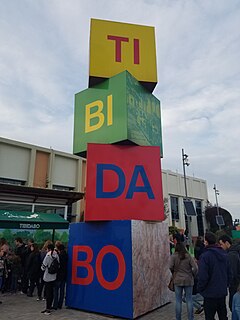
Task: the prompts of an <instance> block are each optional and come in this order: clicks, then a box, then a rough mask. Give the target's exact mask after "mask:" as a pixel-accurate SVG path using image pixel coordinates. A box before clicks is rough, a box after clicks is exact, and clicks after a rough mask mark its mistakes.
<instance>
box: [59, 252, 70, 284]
mask: <svg viewBox="0 0 240 320" xmlns="http://www.w3.org/2000/svg"><path fill="white" fill-rule="evenodd" d="M58 256H59V262H60V268H59V270H58V273H57V280H58V281H66V280H67V264H68V254H67V252H66V251H65V250H61V251H60V252H59V254H58Z"/></svg>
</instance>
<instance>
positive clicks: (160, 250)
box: [66, 19, 169, 319]
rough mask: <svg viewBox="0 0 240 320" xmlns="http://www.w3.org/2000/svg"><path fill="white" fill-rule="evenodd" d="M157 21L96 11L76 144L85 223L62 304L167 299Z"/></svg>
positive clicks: (115, 307) (131, 309) (135, 311)
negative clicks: (83, 166) (103, 16)
mask: <svg viewBox="0 0 240 320" xmlns="http://www.w3.org/2000/svg"><path fill="white" fill-rule="evenodd" d="M156 83H157V71H156V49H155V36H154V28H153V27H147V26H139V25H133V24H126V23H118V22H111V21H102V20H96V19H92V21H91V32H90V69H89V88H88V89H86V90H84V91H82V92H80V93H78V94H76V97H75V114H74V146H73V152H74V154H76V155H80V156H86V157H87V181H86V209H85V222H84V223H76V224H72V225H71V226H70V235H69V256H70V259H69V273H68V286H67V299H66V304H67V305H68V306H69V307H74V308H79V309H82V310H86V311H93V312H99V313H104V314H110V315H114V316H119V317H123V318H128V319H134V318H136V317H138V316H140V315H142V314H144V313H146V312H149V311H151V310H153V309H155V308H157V307H159V306H161V305H163V304H165V303H167V302H168V301H169V297H168V291H167V286H166V279H167V278H168V272H169V271H168V267H167V264H166V262H167V260H168V258H169V246H168V226H167V224H166V223H165V222H161V221H163V220H164V209H163V195H162V178H161V177H162V175H161V157H162V156H163V151H162V150H163V148H162V129H161V112H160V101H159V100H158V99H157V98H156V97H155V96H154V95H153V94H152V91H153V89H154V87H155V86H156Z"/></svg>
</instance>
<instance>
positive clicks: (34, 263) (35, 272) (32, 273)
mask: <svg viewBox="0 0 240 320" xmlns="http://www.w3.org/2000/svg"><path fill="white" fill-rule="evenodd" d="M40 270H41V258H40V252H38V251H37V252H34V251H33V252H31V253H30V255H29V257H28V264H27V275H28V277H29V279H38V278H39V277H40Z"/></svg>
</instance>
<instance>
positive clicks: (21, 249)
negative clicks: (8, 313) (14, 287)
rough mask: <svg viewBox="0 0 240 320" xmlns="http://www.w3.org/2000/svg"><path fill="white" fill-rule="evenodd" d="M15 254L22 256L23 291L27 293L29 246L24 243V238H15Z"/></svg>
mask: <svg viewBox="0 0 240 320" xmlns="http://www.w3.org/2000/svg"><path fill="white" fill-rule="evenodd" d="M15 246H16V248H15V254H16V255H17V256H19V257H20V260H21V292H22V293H25V294H27V288H28V283H27V273H26V264H27V259H26V258H27V247H26V245H25V243H23V240H22V238H20V237H17V238H15Z"/></svg>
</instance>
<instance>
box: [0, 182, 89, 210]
mask: <svg viewBox="0 0 240 320" xmlns="http://www.w3.org/2000/svg"><path fill="white" fill-rule="evenodd" d="M83 195H84V193H83V192H75V191H63V190H54V189H46V188H34V187H26V186H18V185H11V184H4V183H0V200H4V201H6V200H9V201H21V202H30V203H39V202H41V203H54V204H60V205H69V204H72V203H74V202H76V201H78V200H80V199H82V198H83Z"/></svg>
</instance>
